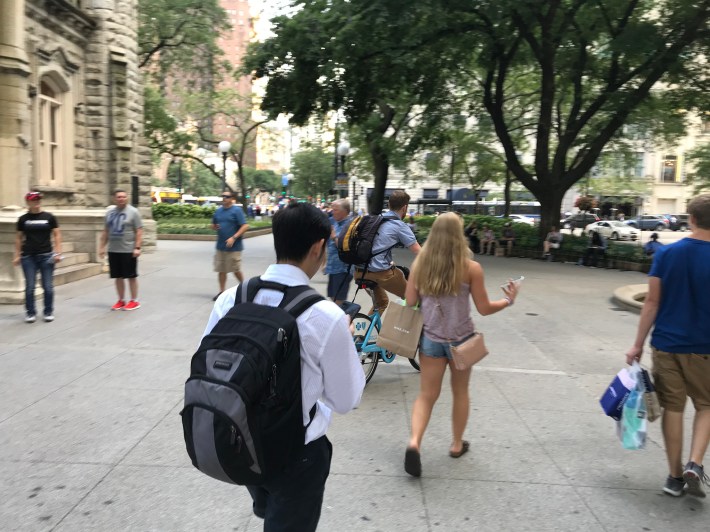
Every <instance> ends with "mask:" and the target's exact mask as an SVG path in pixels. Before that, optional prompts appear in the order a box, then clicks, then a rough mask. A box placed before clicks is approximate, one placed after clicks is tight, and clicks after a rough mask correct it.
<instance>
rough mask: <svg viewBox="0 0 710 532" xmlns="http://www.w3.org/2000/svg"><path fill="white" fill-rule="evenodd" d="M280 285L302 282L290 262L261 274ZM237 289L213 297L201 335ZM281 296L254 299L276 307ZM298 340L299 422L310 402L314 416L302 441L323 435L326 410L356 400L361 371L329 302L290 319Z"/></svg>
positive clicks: (344, 323) (348, 406) (272, 293)
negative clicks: (215, 299)
mask: <svg viewBox="0 0 710 532" xmlns="http://www.w3.org/2000/svg"><path fill="white" fill-rule="evenodd" d="M261 278H262V279H263V280H264V281H273V282H276V283H281V284H285V285H286V286H300V285H307V284H308V281H309V279H308V276H307V275H306V273H305V272H304V271H303V270H301V269H300V268H298V267H296V266H291V265H290V264H272V265H271V266H269V267H268V268H267V270H266V272H265V273H264V274H263V275H262V276H261ZM236 293H237V287H236V286H235V287H233V288H230V289H229V290H226V291H225V292H223V293H222V295H220V296H219V298H217V302H216V303H215V304H214V308H213V309H212V314H210V319H209V321H208V322H207V327H206V328H205V332H204V333H203V335H202V336H203V338H204V337H205V336H206V335H207V334H208V333H209V332H210V331H211V330H212V329H213V328H214V326H215V325H216V324H217V322H218V321H219V320H220V318H222V316H224V315H225V314H226V313H227V312H228V311H229V309H230V308H232V307H233V306H234V298H235V295H236ZM282 299H283V293H282V292H279V291H278V290H269V289H263V290H259V292H258V293H257V294H256V297H255V298H254V302H255V303H258V304H260V305H270V306H274V307H275V306H277V305H278V304H279V303H280V302H281V300H282ZM296 323H297V324H298V334H299V336H300V339H301V392H302V397H303V425H304V426H305V425H307V424H308V420H309V419H310V415H309V413H310V410H311V408H312V407H313V405H314V404H316V405H317V407H316V414H315V416H314V418H313V421H312V422H311V424H310V426H309V427H308V429H307V431H306V441H305V443H309V442H312V441H314V440H317V439H318V438H320V437H321V436H323V435H325V433H326V431H327V430H328V425H330V414H331V410H335V411H336V412H337V413H339V414H346V413H348V412H349V411H350V410H352V409H353V408H355V407H356V406H357V405H358V404H360V398H361V397H362V391H363V389H364V388H365V375H364V373H363V371H362V366H361V364H360V360H359V358H358V356H357V351H355V343H354V342H353V337H352V334H351V333H350V327H349V320H348V318H347V317H346V316H345V313H344V312H343V311H342V310H341V309H340V308H338V306H337V305H336V304H335V303H333V302H332V301H319V302H318V303H316V304H315V305H312V306H311V307H310V308H308V309H307V310H306V311H304V312H303V313H302V314H301V315H300V316H299V317H298V319H297V320H296Z"/></svg>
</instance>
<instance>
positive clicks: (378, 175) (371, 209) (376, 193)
mask: <svg viewBox="0 0 710 532" xmlns="http://www.w3.org/2000/svg"><path fill="white" fill-rule="evenodd" d="M369 148H370V157H372V166H373V168H374V174H375V187H374V190H373V191H372V196H370V198H369V200H368V213H369V214H380V213H381V212H382V205H383V204H384V201H385V188H386V187H387V175H388V174H389V166H390V163H389V156H388V155H387V153H386V152H385V151H384V150H383V149H382V148H381V147H380V146H379V145H378V144H374V143H371V144H369Z"/></svg>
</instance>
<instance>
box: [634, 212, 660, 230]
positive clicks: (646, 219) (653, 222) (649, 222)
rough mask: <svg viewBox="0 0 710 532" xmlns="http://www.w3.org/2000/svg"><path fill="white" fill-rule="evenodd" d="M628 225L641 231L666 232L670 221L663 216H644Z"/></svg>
mask: <svg viewBox="0 0 710 532" xmlns="http://www.w3.org/2000/svg"><path fill="white" fill-rule="evenodd" d="M626 223H627V224H629V225H630V226H632V227H635V228H636V229H640V230H641V231H665V230H666V229H668V227H669V226H670V222H669V221H668V219H667V218H666V217H665V216H663V215H661V214H644V215H643V216H639V217H637V218H632V219H631V220H626Z"/></svg>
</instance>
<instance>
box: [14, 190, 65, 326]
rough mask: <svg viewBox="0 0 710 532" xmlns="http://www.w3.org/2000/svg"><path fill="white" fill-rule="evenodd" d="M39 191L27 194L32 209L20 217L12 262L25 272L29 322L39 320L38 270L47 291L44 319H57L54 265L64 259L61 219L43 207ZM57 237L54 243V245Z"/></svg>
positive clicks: (28, 203)
mask: <svg viewBox="0 0 710 532" xmlns="http://www.w3.org/2000/svg"><path fill="white" fill-rule="evenodd" d="M41 199H42V195H41V194H40V193H39V192H29V193H28V194H26V195H25V201H27V206H28V211H27V212H26V213H25V214H23V215H22V216H20V218H19V219H18V220H17V234H16V237H15V256H14V257H13V260H12V264H13V265H15V266H17V265H19V264H22V272H23V273H24V275H25V310H26V312H27V314H26V316H25V321H26V322H27V323H34V322H35V321H36V319H37V309H36V306H35V285H36V284H37V272H38V271H39V272H40V275H41V277H42V289H43V290H44V321H54V283H53V279H52V276H53V275H54V265H55V264H56V263H57V262H59V261H60V260H62V255H61V253H62V234H61V232H60V231H59V224H58V223H57V219H56V218H55V217H54V216H53V215H52V214H50V213H48V212H45V211H43V210H42V207H41V206H40V200H41ZM52 237H54V246H52Z"/></svg>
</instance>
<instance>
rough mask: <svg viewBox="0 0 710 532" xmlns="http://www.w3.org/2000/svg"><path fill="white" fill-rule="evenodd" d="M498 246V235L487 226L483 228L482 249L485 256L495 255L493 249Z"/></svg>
mask: <svg viewBox="0 0 710 532" xmlns="http://www.w3.org/2000/svg"><path fill="white" fill-rule="evenodd" d="M495 245H496V235H495V233H494V232H493V229H491V228H490V227H488V226H487V225H484V226H483V238H481V249H482V250H483V254H484V255H493V248H494V246H495Z"/></svg>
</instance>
